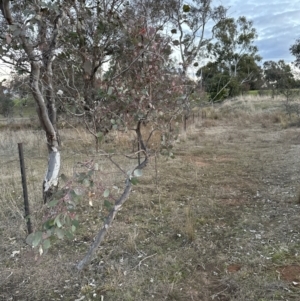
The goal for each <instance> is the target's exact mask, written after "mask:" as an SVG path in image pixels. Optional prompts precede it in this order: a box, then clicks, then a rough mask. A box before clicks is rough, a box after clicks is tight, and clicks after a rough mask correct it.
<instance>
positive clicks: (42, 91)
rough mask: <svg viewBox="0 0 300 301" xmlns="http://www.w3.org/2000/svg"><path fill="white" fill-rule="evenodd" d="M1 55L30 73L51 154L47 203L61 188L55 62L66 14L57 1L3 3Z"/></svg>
mask: <svg viewBox="0 0 300 301" xmlns="http://www.w3.org/2000/svg"><path fill="white" fill-rule="evenodd" d="M0 7H1V11H2V18H1V25H2V26H1V37H2V39H1V45H0V46H1V48H0V51H1V56H2V60H4V61H6V62H7V63H9V64H12V65H14V66H15V67H16V68H17V69H18V70H19V71H20V72H27V73H29V74H30V88H31V93H32V95H33V97H34V99H35V102H36V104H37V114H38V117H39V119H40V123H41V125H42V127H43V129H44V130H45V133H46V138H47V145H48V151H49V160H48V168H47V172H46V175H45V179H44V182H43V193H44V200H46V199H47V197H48V196H50V195H52V193H53V192H54V191H56V190H57V187H58V175H59V169H60V152H59V144H60V141H59V135H58V131H57V126H56V125H57V123H56V121H57V111H56V105H55V90H54V87H53V84H52V82H53V72H52V67H53V60H54V59H55V52H56V50H57V49H58V48H59V47H60V37H61V36H62V27H63V26H64V22H65V20H66V14H65V11H64V10H63V9H62V7H61V6H59V5H58V4H57V3H55V2H50V3H44V2H42V1H26V2H24V1H7V0H6V1H5V0H3V1H1V2H0Z"/></svg>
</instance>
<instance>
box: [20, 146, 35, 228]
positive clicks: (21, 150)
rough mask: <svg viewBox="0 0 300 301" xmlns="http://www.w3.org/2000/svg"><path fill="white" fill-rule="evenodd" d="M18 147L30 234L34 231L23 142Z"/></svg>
mask: <svg viewBox="0 0 300 301" xmlns="http://www.w3.org/2000/svg"><path fill="white" fill-rule="evenodd" d="M18 149H19V158H20V168H21V177H22V186H23V196H24V209H25V219H27V222H26V223H27V231H28V234H30V233H32V227H31V220H30V210H29V202H28V192H27V183H26V171H25V164H24V155H23V144H22V143H18Z"/></svg>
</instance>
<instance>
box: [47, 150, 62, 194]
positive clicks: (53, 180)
mask: <svg viewBox="0 0 300 301" xmlns="http://www.w3.org/2000/svg"><path fill="white" fill-rule="evenodd" d="M59 170H60V153H59V151H58V149H56V148H55V147H53V148H52V151H51V152H50V153H49V158H48V168H47V171H46V175H45V179H44V193H45V192H47V191H49V189H50V188H51V187H52V186H53V187H57V186H58V174H59Z"/></svg>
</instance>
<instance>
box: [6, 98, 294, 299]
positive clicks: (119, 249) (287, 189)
mask: <svg viewBox="0 0 300 301" xmlns="http://www.w3.org/2000/svg"><path fill="white" fill-rule="evenodd" d="M203 111H205V114H200V118H196V119H195V122H194V123H191V124H190V126H189V128H188V130H187V133H186V134H185V133H181V135H180V137H179V139H178V141H177V143H176V145H175V147H174V154H175V159H173V160H171V159H168V160H167V158H166V157H164V156H159V157H158V158H157V164H155V160H154V158H153V159H152V161H151V162H150V164H149V166H148V167H147V169H146V170H145V171H144V175H143V177H141V179H140V182H139V183H138V185H136V186H134V191H133V193H132V194H131V196H130V199H129V200H128V201H127V202H126V203H125V205H124V207H123V208H122V210H121V211H120V214H118V216H117V218H116V220H115V222H114V224H113V227H112V228H111V229H110V231H109V234H108V235H107V236H106V238H105V241H104V243H103V244H102V245H101V246H100V248H99V250H98V252H97V255H96V257H95V258H94V259H93V261H92V262H91V264H90V265H89V266H88V267H87V268H86V269H85V270H83V271H82V272H80V273H78V272H76V271H75V270H74V268H73V267H74V263H76V262H78V261H79V260H80V259H82V257H83V256H84V254H85V253H86V251H87V249H88V247H89V245H90V244H91V243H92V241H93V238H94V236H95V234H96V233H97V229H99V228H100V226H101V225H102V219H103V216H104V215H105V208H104V206H103V199H102V198H101V196H99V195H97V194H96V195H95V196H93V197H92V203H93V207H91V204H90V201H91V199H85V200H83V202H82V203H81V205H80V207H79V209H78V210H79V220H80V228H79V229H78V232H77V234H76V236H75V239H74V240H69V241H68V240H63V241H57V242H56V243H55V244H54V246H53V247H52V248H51V249H50V250H49V252H48V254H46V255H43V256H42V257H40V256H39V255H38V254H37V253H36V252H34V251H33V250H32V249H31V248H30V247H29V246H28V245H26V243H25V238H26V228H25V221H24V218H23V205H22V204H23V203H22V202H23V200H22V190H21V180H20V172H19V162H18V157H17V143H18V142H20V141H23V142H24V148H25V160H26V166H27V177H28V186H29V197H30V202H31V207H32V210H33V214H32V216H33V223H34V226H35V227H37V225H38V224H39V223H40V219H41V217H42V212H43V210H44V209H43V206H42V200H41V181H40V178H41V177H43V175H44V171H45V165H46V162H45V161H46V159H45V158H46V145H45V138H44V136H43V133H42V132H41V131H40V130H37V129H34V128H29V129H19V130H18V131H11V130H9V129H7V128H5V129H3V130H2V131H0V146H1V147H0V166H1V177H0V181H1V182H0V183H1V184H0V187H1V188H0V189H1V191H0V215H1V218H0V235H1V241H0V254H1V256H0V270H1V273H0V300H47V301H48V300H69V301H71V300H72V301H74V300H77V301H79V300H100V301H108V300H120V301H121V300H122V301H123V300H124V301H129V300H140V301H147V300H174V301H175V300H178V301H179V300H180V301H185V300H191V301H196V300H197V301H200V300H201V301H208V300H220V301H231V300H237V301H251V300H253V301H271V300H272V301H273V300H299V294H300V254H299V252H300V236H299V233H300V203H299V191H298V190H299V181H300V174H299V170H300V159H299V151H300V130H299V128H298V127H296V126H291V125H295V124H297V123H298V119H297V118H296V116H292V117H291V119H289V118H288V116H287V115H286V113H285V112H284V107H283V106H282V100H280V99H278V98H276V99H270V98H268V97H264V98H254V97H252V98H249V97H248V98H246V99H242V98H241V99H238V100H235V101H227V102H225V103H223V104H222V105H221V106H218V107H207V108H204V109H203ZM201 116H203V117H204V116H205V118H201ZM114 138H115V139H114V141H115V142H108V143H106V144H104V145H103V147H104V148H105V149H107V150H109V149H120V148H121V149H126V148H128V149H129V148H130V147H131V145H132V141H131V140H130V139H129V138H128V136H121V135H115V137H114ZM62 141H63V149H62V157H63V166H62V172H63V173H64V174H66V175H68V176H72V175H73V174H74V173H75V172H76V171H77V170H78V169H80V167H79V165H78V162H88V161H90V160H91V159H93V160H94V162H97V163H98V164H99V166H100V168H99V172H98V174H96V175H95V180H96V179H97V180H100V183H101V182H103V185H106V186H109V187H110V186H112V185H115V186H118V187H122V185H123V182H122V181H123V179H122V178H119V173H118V172H117V169H116V167H111V166H110V165H109V162H108V161H107V160H105V159H103V156H101V154H99V153H96V152H95V151H94V146H93V141H92V138H91V137H90V136H89V134H87V133H86V132H84V131H83V130H80V129H79V128H77V129H65V130H63V131H62ZM75 142H76V143H75ZM153 143H154V144H155V143H158V138H157V137H156V138H155V139H154V141H153ZM116 160H117V161H118V163H119V164H120V165H122V166H125V169H130V167H131V166H132V164H133V163H132V162H131V161H130V160H128V161H125V159H123V157H121V156H119V157H118V156H117V157H116Z"/></svg>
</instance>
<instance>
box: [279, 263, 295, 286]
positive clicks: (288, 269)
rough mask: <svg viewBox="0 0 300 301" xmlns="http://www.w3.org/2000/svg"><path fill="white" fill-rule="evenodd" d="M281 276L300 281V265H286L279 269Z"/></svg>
mask: <svg viewBox="0 0 300 301" xmlns="http://www.w3.org/2000/svg"><path fill="white" fill-rule="evenodd" d="M277 271H278V272H279V273H280V278H281V279H283V280H285V281H288V282H296V283H297V284H299V282H300V265H286V266H283V267H280V268H278V269H277Z"/></svg>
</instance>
